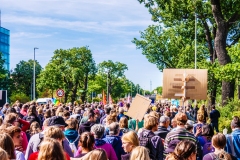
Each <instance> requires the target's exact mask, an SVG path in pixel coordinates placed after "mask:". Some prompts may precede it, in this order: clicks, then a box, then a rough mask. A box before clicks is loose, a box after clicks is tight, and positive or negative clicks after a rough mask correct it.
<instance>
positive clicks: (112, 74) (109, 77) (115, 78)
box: [98, 60, 128, 97]
mask: <svg viewBox="0 0 240 160" xmlns="http://www.w3.org/2000/svg"><path fill="white" fill-rule="evenodd" d="M127 69H128V67H127V65H126V64H123V63H121V62H115V63H114V62H113V61H111V60H108V61H103V62H102V63H100V64H99V65H98V74H99V75H100V76H101V77H102V78H104V79H105V82H106V81H108V87H107V88H108V92H107V93H108V96H107V97H109V94H111V93H112V91H113V89H114V87H115V88H116V86H117V85H119V83H120V82H121V81H119V80H120V79H121V78H123V79H124V78H125V75H124V72H125V71H126V70H127Z"/></svg>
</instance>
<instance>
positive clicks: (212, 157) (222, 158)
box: [209, 153, 225, 160]
mask: <svg viewBox="0 0 240 160" xmlns="http://www.w3.org/2000/svg"><path fill="white" fill-rule="evenodd" d="M209 155H210V157H211V159H212V160H225V158H224V157H219V154H217V155H216V154H214V153H209Z"/></svg>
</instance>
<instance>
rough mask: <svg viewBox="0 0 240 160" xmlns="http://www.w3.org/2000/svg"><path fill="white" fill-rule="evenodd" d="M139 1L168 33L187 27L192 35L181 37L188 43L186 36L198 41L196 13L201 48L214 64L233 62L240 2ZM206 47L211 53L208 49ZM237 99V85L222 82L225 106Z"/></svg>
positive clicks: (180, 33)
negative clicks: (231, 52) (230, 51)
mask: <svg viewBox="0 0 240 160" xmlns="http://www.w3.org/2000/svg"><path fill="white" fill-rule="evenodd" d="M138 1H139V2H140V3H144V5H145V6H146V7H147V8H148V9H149V12H150V13H151V14H152V19H153V21H155V22H159V23H160V24H161V25H163V26H164V28H166V29H167V30H168V29H170V28H175V29H176V28H179V27H178V26H181V25H183V26H184V27H183V29H182V30H181V31H186V32H188V35H184V34H183V33H182V32H177V34H179V35H180V36H182V37H184V40H185V38H186V36H188V37H189V40H190V41H193V40H194V38H193V35H194V34H193V33H194V19H195V17H194V16H195V14H196V16H197V18H198V32H197V33H198V48H199V47H200V48H202V49H204V50H203V52H204V53H206V52H208V53H209V58H210V61H211V64H213V63H214V62H215V60H216V58H217V60H218V61H219V64H220V65H222V66H225V65H227V64H229V63H232V61H231V58H230V57H229V55H228V53H227V50H226V47H227V46H232V45H234V44H236V43H237V42H238V41H239V38H240V33H239V31H238V30H239V26H238V23H239V21H240V3H239V2H238V1H235V0H226V1H220V0H211V1H210V0H205V1H202V0H195V1H181V0H176V1H173V0H172V1H166V0H138ZM203 37H205V38H203ZM153 39H154V38H153ZM154 40H155V39H154ZM172 40H173V39H172ZM176 40H178V38H176ZM199 40H200V42H199ZM158 42H159V41H158ZM166 42H167V43H166V44H165V45H166V46H168V45H169V43H170V44H171V43H172V42H171V41H166ZM160 43H161V42H160ZM186 43H187V44H188V45H191V43H189V41H186ZM164 47H165V46H164ZM206 47H207V49H208V50H205V48H206ZM165 48H166V47H165ZM141 49H142V48H141ZM161 49H162V48H161ZM169 57H171V55H169ZM174 57H175V56H173V57H172V59H173V58H174ZM203 57H204V56H203ZM151 58H152V59H156V58H154V57H153V56H151ZM148 59H149V58H148ZM170 59H171V58H170ZM164 67H167V66H164ZM169 68H170V67H169ZM213 77H214V76H213ZM212 82H213V83H212V84H213V86H216V85H214V84H215V81H214V78H213V81H212ZM213 92H216V88H215V89H214V91H213ZM213 95H214V94H213ZM233 96H234V82H233V81H224V80H223V81H222V100H223V103H226V100H227V99H228V98H233ZM214 101H215V100H214ZM214 103H215V102H214Z"/></svg>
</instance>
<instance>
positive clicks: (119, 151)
mask: <svg viewBox="0 0 240 160" xmlns="http://www.w3.org/2000/svg"><path fill="white" fill-rule="evenodd" d="M103 140H104V141H105V142H107V143H109V144H111V145H112V147H113V149H114V151H115V153H116V155H117V157H118V160H121V155H123V154H125V152H124V150H123V148H122V140H121V138H120V137H119V136H106V138H104V139H103Z"/></svg>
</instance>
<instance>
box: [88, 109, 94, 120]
mask: <svg viewBox="0 0 240 160" xmlns="http://www.w3.org/2000/svg"><path fill="white" fill-rule="evenodd" d="M94 116H95V113H94V112H93V110H89V113H88V118H89V119H90V118H94Z"/></svg>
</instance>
